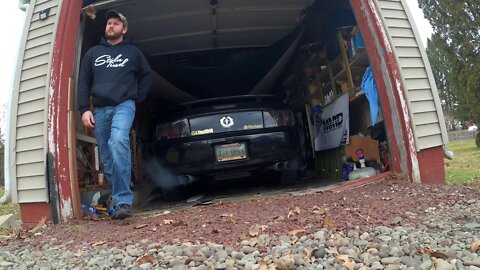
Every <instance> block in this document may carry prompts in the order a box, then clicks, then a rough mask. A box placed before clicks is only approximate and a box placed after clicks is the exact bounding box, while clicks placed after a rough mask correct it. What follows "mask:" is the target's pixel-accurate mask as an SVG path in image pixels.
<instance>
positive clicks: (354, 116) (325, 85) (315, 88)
mask: <svg viewBox="0 0 480 270" xmlns="http://www.w3.org/2000/svg"><path fill="white" fill-rule="evenodd" d="M355 31H356V28H355V27H351V28H343V29H339V31H338V32H337V35H336V37H335V38H334V39H333V40H332V42H335V43H338V45H339V50H338V51H337V52H336V54H335V55H328V52H327V47H328V45H331V44H327V45H326V46H324V47H323V48H322V49H320V50H319V52H318V57H316V58H313V59H315V61H312V62H311V63H310V67H309V68H308V70H309V74H308V76H310V77H309V79H310V80H307V82H308V83H307V87H308V90H309V91H308V92H309V95H307V100H310V103H311V105H312V106H315V105H320V106H322V107H323V106H326V105H327V104H328V103H329V101H333V100H335V99H336V97H337V96H338V95H342V94H344V93H348V95H349V100H350V106H349V107H350V111H354V112H355V113H351V114H350V126H351V131H353V133H351V134H356V133H357V132H361V133H364V132H365V131H366V130H367V127H368V125H369V123H368V120H369V119H370V111H369V104H368V100H367V98H366V96H365V95H364V92H363V91H362V90H361V89H360V86H361V83H362V78H363V75H364V73H365V71H366V69H367V68H368V66H369V65H370V62H369V58H368V55H367V51H366V49H365V47H356V48H354V49H352V47H351V46H349V45H347V41H346V40H345V38H347V39H348V38H351V37H352V36H355V35H356V32H355ZM344 37H345V38H344ZM352 43H353V42H352ZM330 48H331V47H330ZM329 59H330V60H329ZM311 76H315V79H312V78H311ZM330 93H331V95H329V94H330ZM307 107H309V106H307ZM307 111H309V109H308V108H307ZM311 113H312V112H311V110H310V113H309V114H311ZM311 137H314V134H311ZM351 138H352V139H353V140H354V141H356V142H357V143H358V144H359V145H362V143H365V144H366V143H367V142H366V140H367V138H363V137H359V136H354V137H351ZM312 143H314V142H313V140H312ZM347 148H348V147H347V146H342V147H338V148H335V149H330V150H325V151H321V152H317V157H318V158H317V164H316V166H317V169H316V171H317V175H318V176H321V177H341V173H342V169H341V167H342V162H341V157H342V156H344V155H345V154H346V153H347V151H346V149H347ZM350 148H351V146H350ZM372 148H375V147H372ZM350 150H351V149H350ZM350 150H349V151H348V152H349V153H350V154H351V151H350ZM373 151H375V150H373ZM351 158H354V159H355V157H351Z"/></svg>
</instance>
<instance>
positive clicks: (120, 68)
mask: <svg viewBox="0 0 480 270" xmlns="http://www.w3.org/2000/svg"><path fill="white" fill-rule="evenodd" d="M152 80H153V74H152V71H151V69H150V65H149V64H148V62H147V59H146V58H145V56H144V55H143V53H142V52H141V51H140V49H138V48H137V47H136V46H135V45H133V44H131V43H130V42H129V41H128V40H123V41H122V42H121V43H119V44H116V45H111V44H109V43H107V42H106V41H105V40H104V39H102V43H101V44H100V45H97V46H95V47H93V48H90V49H89V50H88V51H87V53H86V54H85V56H84V57H83V60H82V66H81V69H80V81H79V85H78V92H77V103H78V109H79V111H80V113H81V114H83V113H84V112H86V111H88V110H90V96H92V97H93V106H94V107H105V106H113V105H117V104H119V103H121V102H123V101H125V100H128V99H132V100H135V102H136V103H140V102H142V101H143V100H144V99H145V97H146V96H147V94H148V90H149V88H150V85H151V83H152Z"/></svg>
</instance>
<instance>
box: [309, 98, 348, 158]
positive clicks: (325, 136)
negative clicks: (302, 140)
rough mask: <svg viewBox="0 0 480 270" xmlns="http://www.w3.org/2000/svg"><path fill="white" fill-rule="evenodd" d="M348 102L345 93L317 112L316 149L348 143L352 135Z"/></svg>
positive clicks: (315, 122)
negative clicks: (350, 132)
mask: <svg viewBox="0 0 480 270" xmlns="http://www.w3.org/2000/svg"><path fill="white" fill-rule="evenodd" d="M348 102H349V100H348V94H344V95H342V96H339V97H338V98H337V99H335V100H334V101H333V102H332V103H329V104H328V105H327V106H326V107H325V108H323V112H322V111H318V112H316V113H315V117H314V125H315V151H322V150H327V149H332V148H337V147H339V146H341V145H345V144H348V139H349V136H350V134H349V127H350V125H349V115H348Z"/></svg>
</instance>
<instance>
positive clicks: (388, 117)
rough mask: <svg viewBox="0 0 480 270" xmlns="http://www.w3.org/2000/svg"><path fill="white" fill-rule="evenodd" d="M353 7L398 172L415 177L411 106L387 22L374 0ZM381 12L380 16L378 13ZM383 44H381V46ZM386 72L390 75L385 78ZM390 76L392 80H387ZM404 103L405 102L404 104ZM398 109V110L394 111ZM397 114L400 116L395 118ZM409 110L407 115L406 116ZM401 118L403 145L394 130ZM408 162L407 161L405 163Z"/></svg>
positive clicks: (357, 0) (359, 1)
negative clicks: (387, 33)
mask: <svg viewBox="0 0 480 270" xmlns="http://www.w3.org/2000/svg"><path fill="white" fill-rule="evenodd" d="M350 3H351V5H352V7H353V11H354V13H355V15H356V18H357V23H358V26H359V28H360V31H361V32H362V35H363V37H364V41H365V44H366V47H367V52H368V56H369V58H370V63H371V65H372V69H373V73H374V75H375V80H376V83H377V87H378V90H379V97H380V102H381V104H382V108H383V115H384V121H385V127H386V129H387V130H388V132H387V136H388V142H389V149H390V154H391V158H392V159H393V160H392V161H391V163H392V165H393V170H394V172H396V173H400V174H405V175H407V176H408V178H409V179H410V180H413V169H412V167H413V166H412V162H413V160H412V158H414V157H415V156H416V146H415V142H414V141H413V129H412V123H411V122H410V120H409V119H410V116H409V114H408V112H409V108H408V107H407V105H406V104H405V102H402V100H403V101H406V100H407V99H406V91H405V88H404V86H403V85H402V84H401V83H398V82H401V81H402V80H401V76H400V71H399V70H400V69H399V67H398V65H397V61H396V59H395V56H394V54H393V52H392V50H391V49H390V48H391V45H390V43H389V41H388V37H387V35H386V32H385V31H386V30H385V28H384V25H383V23H379V22H378V20H377V18H378V16H379V14H375V11H374V10H372V8H371V5H370V4H373V2H372V1H370V0H352V1H350ZM376 15H377V16H376ZM379 45H380V46H379ZM385 74H386V75H387V77H386V78H385V77H384V76H385ZM385 79H388V81H385ZM387 84H388V85H389V86H390V87H391V88H392V89H393V91H392V92H393V98H394V100H395V103H394V104H391V103H390V99H389V93H388V91H387ZM402 104H405V105H404V106H405V107H404V106H403V105H402ZM394 110H395V113H394ZM394 114H395V116H397V117H396V118H398V120H395V119H394V117H393V116H394ZM405 114H406V115H407V116H406V117H405ZM398 121H400V127H401V132H402V134H400V135H401V136H402V138H403V145H402V144H401V143H399V141H397V138H396V134H395V133H394V125H399V123H398ZM403 149H404V150H405V153H406V156H405V157H404V159H405V161H404V162H402V153H401V150H403ZM405 162H406V163H405Z"/></svg>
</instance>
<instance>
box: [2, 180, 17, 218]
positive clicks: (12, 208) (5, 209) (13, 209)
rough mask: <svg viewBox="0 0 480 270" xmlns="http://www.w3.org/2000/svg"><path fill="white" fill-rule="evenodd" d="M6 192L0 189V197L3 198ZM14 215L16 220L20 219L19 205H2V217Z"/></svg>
mask: <svg viewBox="0 0 480 270" xmlns="http://www.w3.org/2000/svg"><path fill="white" fill-rule="evenodd" d="M4 192H5V190H4V189H3V187H2V188H0V197H2V196H3V193H4ZM8 214H14V215H15V218H16V219H20V206H19V205H18V204H17V203H7V204H0V216H3V215H8Z"/></svg>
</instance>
